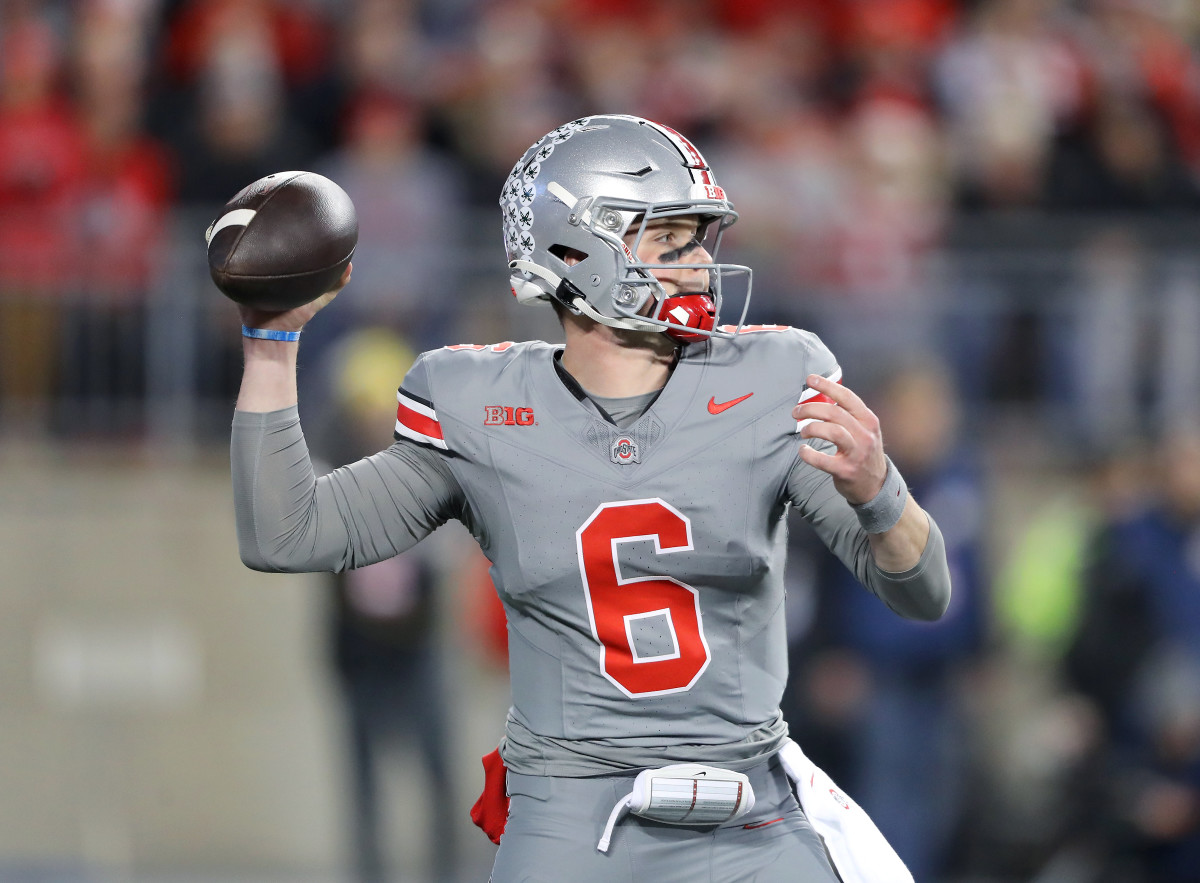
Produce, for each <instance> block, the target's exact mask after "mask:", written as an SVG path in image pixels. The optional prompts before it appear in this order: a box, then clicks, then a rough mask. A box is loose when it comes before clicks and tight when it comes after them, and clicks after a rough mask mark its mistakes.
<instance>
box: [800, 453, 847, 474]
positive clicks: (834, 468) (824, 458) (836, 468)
mask: <svg viewBox="0 0 1200 883" xmlns="http://www.w3.org/2000/svg"><path fill="white" fill-rule="evenodd" d="M797 456H798V457H799V458H800V459H801V460H803V461H804V462H805V463H807V464H808V465H809V466H812V467H813V468H814V469H820V470H821V471H822V472H826V473H828V474H829V475H832V476H834V477H835V478H837V477H840V476H841V474H842V471H843V465H842V458H840V457H838V456H836V455H835V454H826V453H823V452H821V451H818V450H817V449H816V448H813V447H812V446H810V445H801V446H800V451H799V453H798V454H797Z"/></svg>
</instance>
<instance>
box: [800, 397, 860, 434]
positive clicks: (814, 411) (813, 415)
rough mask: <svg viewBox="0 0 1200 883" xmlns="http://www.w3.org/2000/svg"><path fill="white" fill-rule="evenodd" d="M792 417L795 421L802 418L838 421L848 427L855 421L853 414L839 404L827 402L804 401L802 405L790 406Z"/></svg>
mask: <svg viewBox="0 0 1200 883" xmlns="http://www.w3.org/2000/svg"><path fill="white" fill-rule="evenodd" d="M792 417H794V418H795V419H796V421H797V422H800V421H803V420H824V421H826V422H831V423H840V424H842V425H843V426H845V427H847V428H850V426H851V424H852V423H853V422H854V421H855V418H854V415H853V414H851V413H850V412H849V411H847V410H846V409H845V408H842V407H840V406H839V405H834V404H830V403H829V402H816V401H813V402H805V403H804V404H802V405H796V406H794V407H793V408H792Z"/></svg>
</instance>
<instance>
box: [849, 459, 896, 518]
mask: <svg viewBox="0 0 1200 883" xmlns="http://www.w3.org/2000/svg"><path fill="white" fill-rule="evenodd" d="M887 464H888V466H887V475H885V476H884V478H883V487H881V488H880V489H879V493H877V494H876V495H875V496H874V497H872V498H871V499H870V500H868V501H867V502H865V503H851V504H850V508H851V509H853V510H854V514H855V515H857V516H858V523H859V524H861V525H862V529H863V530H865V531H866V532H867V533H883V532H884V531H885V530H891V529H892V528H893V527H895V526H896V522H897V521H899V520H900V516H901V515H903V514H904V504H905V503H907V502H908V485H906V484H905V483H904V479H903V478H901V477H900V470H898V469H897V468H896V464H894V463H893V462H892V461H891V459H890V458H889V459H888V461H887Z"/></svg>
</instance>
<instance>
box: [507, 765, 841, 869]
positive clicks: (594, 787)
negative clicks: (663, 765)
mask: <svg viewBox="0 0 1200 883" xmlns="http://www.w3.org/2000/svg"><path fill="white" fill-rule="evenodd" d="M746 775H747V776H749V778H750V784H751V785H752V786H753V787H754V797H755V803H754V809H753V810H751V811H750V813H749V814H747V815H745V816H743V817H742V818H740V819H738V820H737V821H736V822H732V823H730V824H727V825H722V826H719V827H713V826H711V825H708V826H704V827H680V826H677V825H664V824H660V823H658V822H652V821H649V820H647V819H643V818H639V817H638V816H635V815H626V816H625V817H624V818H623V819H622V820H621V821H620V822H618V823H617V827H616V829H615V830H614V832H613V837H612V845H611V846H610V847H609V850H608V852H607V853H603V852H600V851H599V850H597V849H596V841H597V840H599V839H600V835H601V833H602V832H603V831H604V823H605V822H606V821H607V820H608V814H609V813H610V812H611V811H612V808H613V806H615V805H616V803H617V801H618V800H620V799H622V798H623V797H625V795H627V794H628V793H629V792H630V790H632V788H633V779H634V776H633V775H628V776H598V777H593V778H586V779H571V778H551V777H548V776H522V775H517V774H515V773H512V772H510V773H509V774H508V792H509V796H510V797H511V799H512V802H511V804H510V808H509V814H508V824H507V826H506V827H505V829H504V836H503V837H502V838H501V840H500V849H499V851H498V852H497V853H496V863H495V866H494V867H493V869H492V877H491V883H735V881H737V883H838V878H837V875H836V874H835V873H834V871H833V869H832V868H831V867H830V864H829V860H828V858H827V857H826V855H825V849H824V847H823V846H822V845H821V841H820V839H819V838H818V837H817V835H816V832H814V831H813V829H812V826H811V825H809V823H808V819H806V818H805V816H804V813H803V812H802V811H801V809H800V805H799V804H798V803H797V802H796V798H795V796H794V795H793V793H792V789H791V784H790V782H789V781H788V779H787V776H786V775H784V772H783V768H782V767H781V766H780V765H779V761H778V760H777V759H775V758H772V759H771V760H769V761H765V762H763V763H761V764H759V765H758V766H756V767H754V768H753V769H750V770H747V771H746Z"/></svg>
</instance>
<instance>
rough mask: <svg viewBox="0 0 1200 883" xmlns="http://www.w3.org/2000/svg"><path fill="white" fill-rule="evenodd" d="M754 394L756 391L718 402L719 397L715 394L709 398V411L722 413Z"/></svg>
mask: <svg viewBox="0 0 1200 883" xmlns="http://www.w3.org/2000/svg"><path fill="white" fill-rule="evenodd" d="M752 395H754V393H752V392H748V393H746V394H745V395H744V396H738V397H737V398H736V399H730V400H729V401H727V402H718V401H717V397H716V396H713V397H712V398H710V399H709V400H708V413H710V414H720V413H721V412H722V411H728V410H729V409H730V408H732V407H733V406H734V405H736V404H738V403H739V402H744V401H746V399H748V398H750V396H752Z"/></svg>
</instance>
